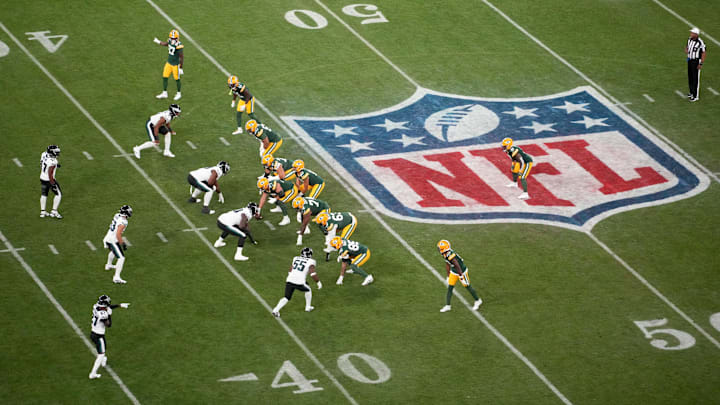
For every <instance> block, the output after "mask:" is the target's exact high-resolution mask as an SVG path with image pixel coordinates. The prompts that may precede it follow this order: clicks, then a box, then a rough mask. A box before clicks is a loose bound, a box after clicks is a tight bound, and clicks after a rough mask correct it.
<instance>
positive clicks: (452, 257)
mask: <svg viewBox="0 0 720 405" xmlns="http://www.w3.org/2000/svg"><path fill="white" fill-rule="evenodd" d="M437 248H438V250H439V251H440V254H441V255H442V257H443V259H445V270H446V271H447V275H448V278H447V281H446V282H447V285H448V291H447V296H446V297H445V306H444V307H442V309H440V312H447V311H449V310H450V309H452V307H451V306H450V299H451V298H452V295H453V289H454V288H455V284H457V282H458V280H460V283H461V284H462V285H463V286H465V288H467V290H468V291H469V292H470V295H472V296H473V298H474V299H475V302H474V303H473V310H476V311H477V309H478V308H480V304H482V299H480V297H478V295H477V292H475V289H474V288H472V286H471V285H470V273H469V272H468V269H467V267H465V262H463V259H462V257H460V255H459V254H457V252H455V251H454V250H452V248H451V247H450V242H448V241H446V240H445V239H443V240H441V241H440V242H438V243H437Z"/></svg>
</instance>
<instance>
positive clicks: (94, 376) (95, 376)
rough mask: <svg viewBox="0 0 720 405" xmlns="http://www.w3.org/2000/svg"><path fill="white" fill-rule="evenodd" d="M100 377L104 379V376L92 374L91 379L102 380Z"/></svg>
mask: <svg viewBox="0 0 720 405" xmlns="http://www.w3.org/2000/svg"><path fill="white" fill-rule="evenodd" d="M100 377H102V374H92V373H91V374H90V375H89V378H90V379H91V380H94V379H97V378H100Z"/></svg>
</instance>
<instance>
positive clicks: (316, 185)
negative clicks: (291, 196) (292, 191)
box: [292, 159, 325, 198]
mask: <svg viewBox="0 0 720 405" xmlns="http://www.w3.org/2000/svg"><path fill="white" fill-rule="evenodd" d="M292 167H293V169H295V173H296V175H297V180H295V185H296V186H297V187H298V189H299V190H300V192H301V193H303V194H305V195H306V196H308V197H310V198H318V197H319V196H320V193H322V191H323V189H324V188H325V180H323V178H322V177H320V176H319V175H318V174H317V173H315V172H314V171H312V170H310V169H307V168H306V167H305V162H303V161H302V160H300V159H298V160H296V161H294V162H293V164H292Z"/></svg>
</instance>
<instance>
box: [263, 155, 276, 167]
mask: <svg viewBox="0 0 720 405" xmlns="http://www.w3.org/2000/svg"><path fill="white" fill-rule="evenodd" d="M274 161H275V158H274V157H273V155H272V154H270V153H268V154H267V155H265V156H263V157H262V165H263V166H265V167H267V168H268V169H269V168H270V166H272V164H273V162H274Z"/></svg>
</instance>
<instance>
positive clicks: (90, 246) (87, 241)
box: [85, 240, 97, 252]
mask: <svg viewBox="0 0 720 405" xmlns="http://www.w3.org/2000/svg"><path fill="white" fill-rule="evenodd" d="M85 244H86V245H87V247H89V248H90V250H92V251H93V252H94V251H96V250H97V248H96V247H95V245H93V243H92V242H90V241H89V240H86V241H85Z"/></svg>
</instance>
